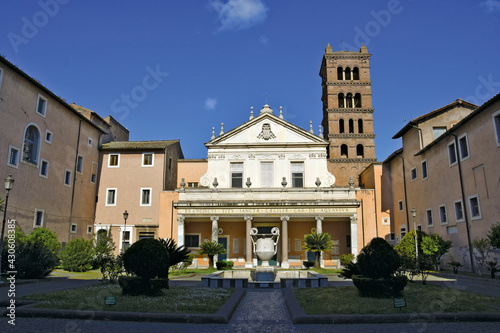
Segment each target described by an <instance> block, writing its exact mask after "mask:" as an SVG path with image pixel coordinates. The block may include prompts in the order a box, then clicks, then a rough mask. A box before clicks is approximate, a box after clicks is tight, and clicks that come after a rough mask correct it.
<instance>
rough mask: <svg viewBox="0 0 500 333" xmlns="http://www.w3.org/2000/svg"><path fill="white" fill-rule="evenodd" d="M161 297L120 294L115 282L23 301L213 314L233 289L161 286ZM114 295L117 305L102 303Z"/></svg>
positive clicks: (48, 305) (98, 308) (62, 306)
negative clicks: (107, 297)
mask: <svg viewBox="0 0 500 333" xmlns="http://www.w3.org/2000/svg"><path fill="white" fill-rule="evenodd" d="M163 292H164V294H163V295H162V296H157V297H150V296H123V295H122V293H121V288H120V286H118V285H114V284H99V285H95V286H92V287H85V288H77V289H71V290H62V291H57V292H53V293H45V294H38V295H31V296H25V297H23V298H22V299H24V300H39V301H42V302H41V303H39V304H36V305H34V307H36V308H49V309H77V310H93V311H131V312H160V313H161V312H165V313H216V312H217V311H218V310H219V308H220V307H221V306H222V305H223V304H225V303H226V302H227V300H228V299H229V297H230V296H231V295H232V294H233V292H234V290H232V289H219V288H183V287H171V288H170V289H164V290H163ZM105 296H114V297H116V305H105V304H104V297H105Z"/></svg>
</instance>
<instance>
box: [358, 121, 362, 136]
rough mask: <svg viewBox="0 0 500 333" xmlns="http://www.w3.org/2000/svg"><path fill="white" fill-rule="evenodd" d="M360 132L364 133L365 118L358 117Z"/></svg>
mask: <svg viewBox="0 0 500 333" xmlns="http://www.w3.org/2000/svg"><path fill="white" fill-rule="evenodd" d="M358 133H363V119H358Z"/></svg>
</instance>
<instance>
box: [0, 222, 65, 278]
mask: <svg viewBox="0 0 500 333" xmlns="http://www.w3.org/2000/svg"><path fill="white" fill-rule="evenodd" d="M9 240H12V241H9ZM9 244H10V245H11V246H13V247H14V248H10V246H9ZM13 244H15V245H13ZM9 249H10V255H12V254H14V256H15V260H14V258H12V257H9ZM58 263H59V258H58V257H57V255H56V254H54V252H53V251H52V250H51V249H50V248H49V246H48V245H47V244H46V242H44V241H43V237H33V238H31V239H30V238H29V237H28V236H26V235H25V234H24V232H23V231H22V230H21V229H20V228H19V227H16V232H15V234H10V233H9V234H8V236H7V237H6V238H5V240H4V247H3V249H2V268H3V270H4V271H7V270H9V269H8V267H9V265H10V264H13V265H14V267H15V270H16V271H17V275H16V278H18V279H39V278H43V277H45V276H47V275H49V274H50V272H52V270H53V269H54V267H56V266H57V264H58Z"/></svg>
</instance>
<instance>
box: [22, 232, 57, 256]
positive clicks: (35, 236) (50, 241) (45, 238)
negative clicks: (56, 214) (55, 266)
mask: <svg viewBox="0 0 500 333" xmlns="http://www.w3.org/2000/svg"><path fill="white" fill-rule="evenodd" d="M28 239H29V240H32V241H33V242H35V243H43V244H45V246H46V247H47V248H48V249H49V250H50V251H51V252H52V253H54V254H55V255H56V256H57V257H59V256H60V255H61V243H59V241H58V239H57V234H56V233H55V232H52V231H50V230H49V229H47V228H36V229H35V230H33V231H32V232H31V233H30V234H29V235H28Z"/></svg>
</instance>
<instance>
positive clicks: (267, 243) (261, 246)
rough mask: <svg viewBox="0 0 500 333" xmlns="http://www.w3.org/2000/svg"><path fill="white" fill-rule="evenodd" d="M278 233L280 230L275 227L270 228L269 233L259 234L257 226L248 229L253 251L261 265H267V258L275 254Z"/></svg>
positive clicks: (269, 258)
mask: <svg viewBox="0 0 500 333" xmlns="http://www.w3.org/2000/svg"><path fill="white" fill-rule="evenodd" d="M279 235H280V231H279V229H278V228H276V227H274V228H272V229H271V234H259V233H258V230H257V228H252V229H250V236H251V237H252V243H253V252H254V253H255V255H256V256H257V258H258V259H260V260H261V261H262V266H269V260H271V259H272V258H273V257H274V255H275V254H276V252H277V250H278V239H279Z"/></svg>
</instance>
